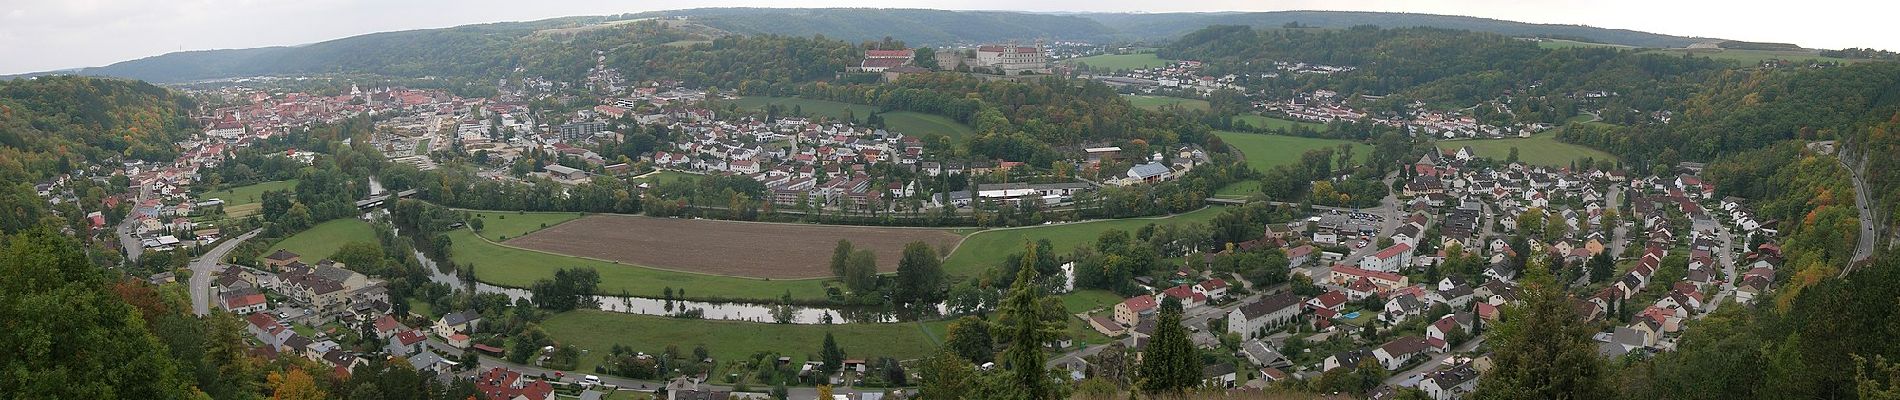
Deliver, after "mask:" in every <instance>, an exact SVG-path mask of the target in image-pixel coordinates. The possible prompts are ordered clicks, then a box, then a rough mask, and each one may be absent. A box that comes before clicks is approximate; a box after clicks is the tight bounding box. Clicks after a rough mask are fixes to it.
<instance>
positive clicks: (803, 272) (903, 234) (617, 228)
mask: <svg viewBox="0 0 1900 400" xmlns="http://www.w3.org/2000/svg"><path fill="white" fill-rule="evenodd" d="M838 239H846V240H850V241H851V245H852V246H854V247H856V248H858V249H870V250H871V251H873V252H875V253H877V263H878V270H879V271H883V272H891V271H896V270H897V259H898V257H899V256H901V255H902V253H903V250H904V245H905V244H909V243H910V242H915V241H923V242H924V243H929V244H930V246H931V247H933V248H936V249H938V251H939V252H940V253H941V252H945V251H947V250H949V249H951V248H954V247H956V245H957V243H958V242H960V241H962V240H963V237H962V236H958V235H956V234H953V233H950V232H947V231H942V230H935V229H913V228H882V227H864V226H838V225H805V224H774V223H751V222H733V221H717V220H695V219H676V218H651V217H640V216H629V215H592V216H588V217H585V218H581V219H577V220H573V221H569V222H567V223H563V224H560V225H556V226H553V227H549V228H547V229H542V230H539V231H536V232H534V233H532V234H528V235H527V236H522V237H518V238H515V239H511V240H508V241H507V242H506V243H507V244H508V245H510V246H517V247H521V248H527V249H533V250H541V251H546V252H550V253H560V254H567V255H575V256H582V257H589V258H597V259H602V260H609V261H618V262H621V263H626V264H635V265H640V266H646V267H652V268H660V269H668V270H675V271H685V272H695V273H704V274H716V275H729V276H744V277H755V278H773V279H797V278H821V277H828V276H831V268H830V267H829V265H830V262H831V251H832V248H834V247H836V246H837V243H838ZM473 261H475V262H480V261H479V260H473Z"/></svg>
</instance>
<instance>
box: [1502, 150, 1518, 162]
mask: <svg viewBox="0 0 1900 400" xmlns="http://www.w3.org/2000/svg"><path fill="white" fill-rule="evenodd" d="M1504 163H1506V164H1514V163H1517V146H1511V154H1510V155H1507V156H1505V157H1504Z"/></svg>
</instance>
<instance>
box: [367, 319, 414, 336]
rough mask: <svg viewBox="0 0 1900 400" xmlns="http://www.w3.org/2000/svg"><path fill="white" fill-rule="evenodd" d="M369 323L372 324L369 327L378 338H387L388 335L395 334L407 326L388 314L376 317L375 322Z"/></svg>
mask: <svg viewBox="0 0 1900 400" xmlns="http://www.w3.org/2000/svg"><path fill="white" fill-rule="evenodd" d="M371 324H372V325H373V326H372V327H371V329H373V330H375V332H376V337H377V338H379V339H389V337H390V336H395V335H396V333H397V332H400V331H402V330H403V329H405V328H407V327H405V326H402V323H401V322H396V317H393V316H390V315H389V314H383V315H382V316H379V317H376V322H373V323H371Z"/></svg>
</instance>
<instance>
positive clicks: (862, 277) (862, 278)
mask: <svg viewBox="0 0 1900 400" xmlns="http://www.w3.org/2000/svg"><path fill="white" fill-rule="evenodd" d="M844 264H845V267H844V271H845V272H844V285H845V286H846V287H849V288H851V291H852V292H853V293H868V292H870V291H873V290H877V253H873V252H871V250H868V249H867V250H858V251H853V252H851V257H850V258H848V259H846V260H845V263H844Z"/></svg>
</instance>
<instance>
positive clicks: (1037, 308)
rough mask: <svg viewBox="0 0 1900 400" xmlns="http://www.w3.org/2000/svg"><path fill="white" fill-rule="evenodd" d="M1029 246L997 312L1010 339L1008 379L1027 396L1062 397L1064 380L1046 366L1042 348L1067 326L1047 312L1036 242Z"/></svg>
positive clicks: (1006, 364) (1006, 360)
mask: <svg viewBox="0 0 1900 400" xmlns="http://www.w3.org/2000/svg"><path fill="white" fill-rule="evenodd" d="M1027 247H1028V250H1027V251H1028V252H1027V253H1026V254H1024V255H1023V257H1022V265H1021V266H1020V267H1018V268H1016V281H1015V283H1013V284H1011V285H1010V286H1009V296H1008V297H1006V298H1004V299H1003V304H1002V308H1001V311H1000V312H999V313H998V316H997V317H998V322H999V323H998V324H997V326H998V327H1000V328H1001V329H1004V330H1005V337H1006V338H1007V339H1008V340H1009V349H1008V350H1005V351H1004V352H1003V363H1004V367H1006V368H1009V376H1008V378H1006V380H1007V382H1008V386H1009V388H1010V389H1011V390H1012V391H1014V392H1016V393H1021V394H1022V395H1023V397H1025V398H1029V399H1056V398H1061V397H1062V390H1063V386H1062V383H1061V381H1059V380H1057V379H1056V378H1055V377H1053V376H1051V375H1050V373H1049V371H1048V368H1044V367H1043V365H1044V363H1045V362H1046V360H1047V357H1046V356H1044V355H1043V353H1042V348H1043V346H1044V345H1046V344H1048V343H1049V342H1051V341H1054V340H1055V339H1056V338H1058V337H1061V330H1062V329H1063V328H1064V327H1063V326H1062V325H1061V324H1059V323H1051V322H1050V318H1048V316H1047V315H1046V314H1045V313H1044V310H1045V307H1044V305H1043V304H1041V301H1040V300H1041V299H1042V298H1043V295H1042V285H1040V284H1037V283H1036V276H1037V274H1036V265H1035V263H1036V259H1037V257H1036V251H1037V249H1036V247H1037V246H1035V245H1030V246H1027ZM1051 299H1052V300H1053V298H1051Z"/></svg>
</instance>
